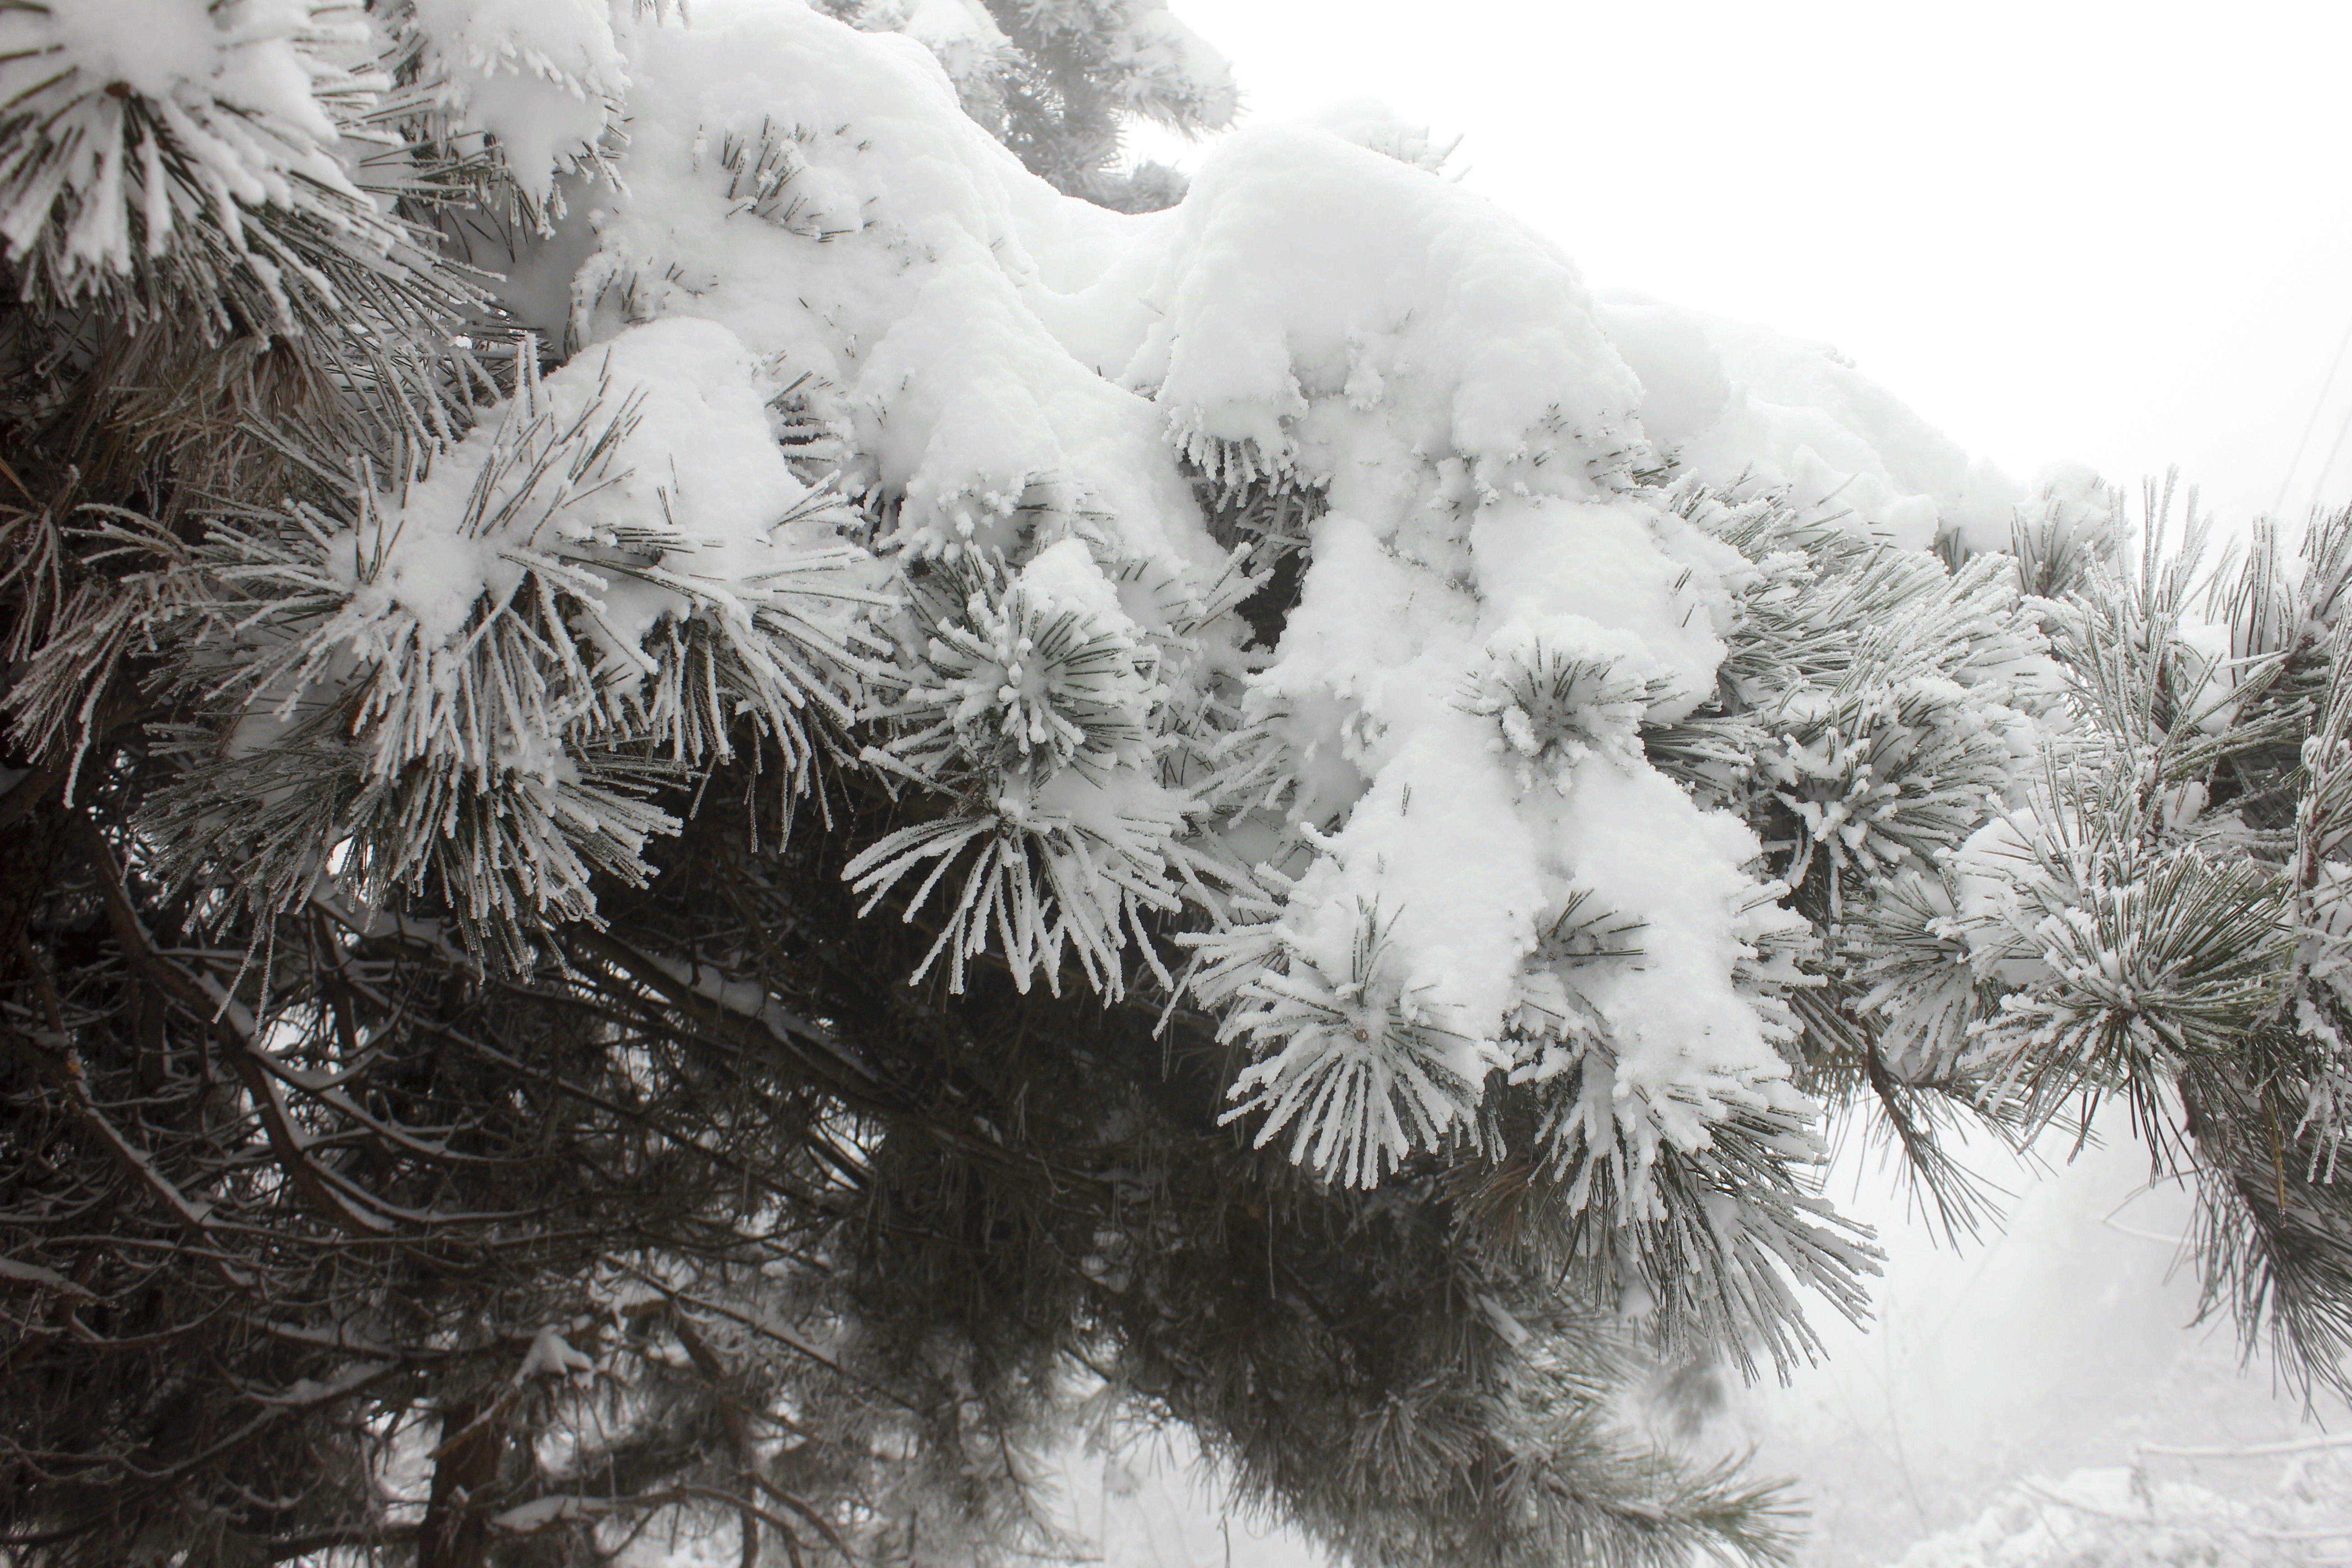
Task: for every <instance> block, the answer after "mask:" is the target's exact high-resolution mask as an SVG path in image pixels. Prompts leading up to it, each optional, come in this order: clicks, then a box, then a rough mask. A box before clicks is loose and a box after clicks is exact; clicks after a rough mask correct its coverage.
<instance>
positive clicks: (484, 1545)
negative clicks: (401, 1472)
mask: <svg viewBox="0 0 2352 1568" xmlns="http://www.w3.org/2000/svg"><path fill="white" fill-rule="evenodd" d="M504 1447H506V1422H505V1419H504V1417H503V1415H501V1413H500V1412H499V1409H498V1407H497V1405H496V1403H495V1401H493V1402H492V1403H491V1404H489V1405H483V1404H481V1403H480V1402H478V1401H476V1400H472V1399H461V1400H457V1401H454V1402H453V1403H451V1404H450V1405H448V1406H447V1407H446V1408H445V1409H444V1410H443V1411H442V1413H441V1447H440V1449H439V1450H438V1456H439V1457H438V1458H436V1460H435V1462H434V1466H433V1490H432V1493H431V1495H430V1497H429V1498H428V1499H427V1500H426V1502H425V1520H424V1523H423V1524H422V1526H421V1527H420V1528H419V1529H418V1531H417V1533H416V1568H482V1565H483V1563H485V1562H486V1561H487V1560H488V1555H489V1536H490V1516H489V1510H488V1507H487V1506H486V1505H485V1503H484V1502H483V1501H480V1499H483V1498H485V1497H486V1495H487V1494H488V1492H489V1491H490V1489H492V1488H493V1487H494V1486H495V1485H496V1484H497V1481H498V1479H499V1451H500V1450H501V1449H503V1448H504Z"/></svg>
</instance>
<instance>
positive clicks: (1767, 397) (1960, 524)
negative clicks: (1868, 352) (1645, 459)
mask: <svg viewBox="0 0 2352 1568" xmlns="http://www.w3.org/2000/svg"><path fill="white" fill-rule="evenodd" d="M1601 320H1602V321H1603V322H1604V323H1605V325H1606V327H1607V330H1608V332H1609V337H1610V342H1612V344H1613V345H1614V346H1615V348H1616V349H1617V351H1618V353H1621V354H1622V355H1623V356H1624V357H1625V359H1626V360H1627V361H1628V362H1629V363H1631V364H1633V367H1634V369H1635V371H1636V372H1637V374H1639V375H1640V376H1641V378H1642V386H1643V401H1642V419H1643V427H1644V429H1645V431H1646V433H1647V434H1648V436H1649V437H1650V439H1651V440H1653V441H1654V442H1656V443H1657V445H1658V446H1659V447H1662V448H1670V449H1673V450H1675V451H1676V452H1677V453H1678V454H1679V456H1680V457H1681V458H1682V459H1683V461H1684V462H1685V463H1686V464H1687V465H1688V466H1689V467H1690V468H1691V469H1692V471H1694V472H1696V473H1697V474H1699V475H1701V476H1703V477H1705V478H1706V479H1710V480H1713V481H1714V482H1716V483H1718V484H1730V483H1733V482H1736V481H1737V480H1738V479H1739V478H1740V477H1741V476H1742V475H1748V476H1753V477H1755V478H1758V479H1763V480H1765V481H1766V482H1768V483H1775V484H1784V485H1787V486H1789V487H1790V488H1791V489H1793V491H1794V492H1795V494H1796V495H1797V497H1798V498H1799V499H1800V500H1804V501H1808V502H1812V503H1816V504H1821V503H1833V504H1834V506H1835V507H1836V508H1837V509H1839V510H1844V511H1846V512H1849V513H1851V515H1852V519H1853V523H1854V524H1855V525H1856V526H1858V527H1860V528H1862V529H1864V530H1866V531H1868V532H1869V533H1871V534H1872V535H1873V536H1874V537H1878V538H1883V539H1885V540H1887V541H1888V542H1891V543H1893V544H1895V545H1897V546H1899V547H1900V548H1902V549H1905V550H1925V549H1927V547H1928V546H1930V545H1932V544H1934V543H1935V542H1936V539H1937V535H1938V534H1939V533H1942V532H1945V531H1952V532H1957V533H1958V534H1959V536H1960V537H1961V539H1962V540H1963V541H1965V542H1966V543H1967V544H1968V546H1969V548H1970V549H1971V550H1977V551H2002V550H2007V549H2008V548H2009V543H2010V521H2011V518H2012V516H2013V515H2014V513H2015V509H2016V508H2017V507H2018V506H2019V505H2021V503H2023V502H2024V501H2025V500H2027V499H2028V498H2027V493H2026V489H2025V487H2024V486H2023V485H2021V484H2020V483H2018V482H2017V481H2016V480H2015V479H2011V478H2010V477H2009V476H2008V475H2007V474H2004V473H2002V472H2001V471H2000V469H1998V468H1994V467H1993V466H1992V465H1991V464H1990V463H1988V462H1986V461H1984V460H1983V459H1982V458H1970V457H1969V455H1968V454H1967V453H1966V452H1963V451H1962V450H1961V449H1960V448H1959V447H1958V446H1957V445H1956V444H1955V443H1954V442H1952V441H1951V440H1950V439H1949V438H1948V437H1946V436H1945V435H1944V434H1943V433H1942V432H1941V431H1938V430H1937V429H1935V428H1934V427H1933V426H1929V425H1928V424H1927V422H1926V421H1925V420H1923V419H1921V418H1920V417H1919V416H1917V415H1916V414H1914V413H1913V412H1912V411H1911V410H1910V409H1908V408H1906V407H1905V406H1904V405H1902V404H1901V403H1899V402H1897V401H1896V400H1895V397H1894V396H1893V395H1891V394H1890V393H1888V392H1887V391H1886V389H1885V388H1884V387H1882V386H1880V385H1878V384H1876V383H1874V382H1873V381H1871V380H1870V379H1869V378H1868V377H1866V376H1864V375H1863V374H1860V373H1859V372H1857V371H1855V369H1854V368H1853V363H1852V362H1851V361H1848V360H1846V359H1845V358H1844V357H1843V356H1842V355H1840V354H1839V353H1838V352H1837V351H1836V350H1835V349H1832V348H1831V347H1829V346H1828V345H1827V344H1825V343H1813V342H1802V341H1801V340H1798V339H1794V338H1787V337H1783V336H1781V335H1780V334H1779V333H1778V332H1774V331H1768V330H1767V329H1765V328H1762V327H1754V326H1748V325H1746V324H1744V323H1742V322H1738V321H1725V320H1723V319H1722V318H1721V317H1717V316H1709V315H1706V314H1704V313H1702V312H1700V311H1696V310H1683V309H1681V308H1679V307H1677V306H1674V305H1666V304H1661V303H1660V302H1659V301H1657V300H1652V299H1649V298H1648V297H1646V296H1644V295H1641V294H1635V293H1631V292H1627V291H1622V290H1612V291H1610V292H1609V293H1608V294H1607V295H1606V296H1604V298H1603V300H1602V302H1601Z"/></svg>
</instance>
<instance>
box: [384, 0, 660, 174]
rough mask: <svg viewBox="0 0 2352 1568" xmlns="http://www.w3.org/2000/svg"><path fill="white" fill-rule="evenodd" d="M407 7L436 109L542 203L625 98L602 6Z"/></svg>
mask: <svg viewBox="0 0 2352 1568" xmlns="http://www.w3.org/2000/svg"><path fill="white" fill-rule="evenodd" d="M415 4H416V23H417V26H419V28H420V29H422V31H423V32H424V34H425V38H426V39H427V41H428V42H427V47H426V50H425V62H424V63H425V68H426V70H427V71H428V73H430V74H432V75H433V76H434V77H436V79H437V80H438V82H439V84H440V85H439V96H440V98H441V100H442V101H443V102H444V103H446V105H448V106H449V107H450V108H451V109H452V110H456V111H457V114H458V116H459V117H460V119H461V121H462V122H463V123H464V124H465V125H466V127H467V129H468V130H470V131H475V132H488V133H489V135H490V136H491V137H492V138H493V139H494V143H495V145H496V146H497V147H498V149H499V155H500V157H501V158H502V159H503V160H504V162H505V163H506V167H507V171H508V173H509V174H511V175H512V176H513V177H514V181H515V184H517V186H519V187H520V189H521V190H522V192H523V194H524V195H528V196H530V197H531V198H532V199H534V200H537V201H544V200H546V199H547V197H548V196H549V195H550V194H551V192H552V191H553V190H554V188H555V176H556V175H557V174H558V173H560V172H562V171H563V170H566V169H569V168H570V167H572V165H573V164H574V163H577V162H578V161H580V159H581V158H582V157H583V156H584V155H586V154H587V153H588V151H589V150H590V149H592V148H593V147H594V146H595V144H596V142H598V140H599V139H600V138H602V137H603V136H604V132H605V130H606V128H607V127H608V126H609V124H610V123H611V116H612V112H613V110H614V106H616V105H617V104H618V103H619V102H620V100H621V99H622V98H623V96H624V95H625V93H626V92H627V91H628V87H629V79H628V73H627V71H626V69H625V67H624V65H623V63H622V59H621V53H620V49H619V47H618V45H617V44H616V43H615V42H614V37H613V26H612V21H611V17H610V15H609V9H608V7H607V5H606V4H605V0H415Z"/></svg>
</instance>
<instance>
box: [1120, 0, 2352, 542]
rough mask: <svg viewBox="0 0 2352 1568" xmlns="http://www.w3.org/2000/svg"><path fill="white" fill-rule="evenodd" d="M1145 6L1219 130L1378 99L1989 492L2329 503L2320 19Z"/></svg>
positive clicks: (1555, 226)
mask: <svg viewBox="0 0 2352 1568" xmlns="http://www.w3.org/2000/svg"><path fill="white" fill-rule="evenodd" d="M1175 5H1176V10H1177V12H1178V14H1179V15H1180V16H1182V17H1183V18H1184V19H1185V20H1186V21H1187V22H1188V23H1190V24H1191V25H1192V26H1193V27H1194V28H1195V29H1196V30H1197V31H1199V32H1200V33H1201V34H1202V36H1203V37H1206V38H1207V39H1208V40H1209V41H1210V42H1211V43H1212V44H1213V45H1215V46H1216V47H1218V48H1220V49H1222V50H1223V51H1224V53H1225V54H1226V55H1227V57H1228V58H1231V59H1232V61H1233V63H1234V72H1235V75H1236V77H1237V78H1238V79H1239V80H1240V82H1241V84H1242V89H1243V91H1244V95H1245V96H1244V119H1243V123H1244V124H1247V123H1249V122H1250V121H1253V120H1282V119H1287V118H1290V117H1293V116H1296V115H1298V114H1302V113H1307V112H1310V111H1312V110H1317V109H1319V108H1322V107H1325V106H1327V105H1328V104H1331V103H1333V102H1337V101H1339V100H1345V99H1349V98H1362V97H1370V98H1376V99H1380V100H1382V101H1384V102H1386V103H1388V104H1389V105H1390V106H1391V108H1393V109H1395V110H1398V111H1399V112H1401V113H1402V114H1404V115H1406V116H1407V117H1409V118H1411V119H1413V120H1416V121H1427V122H1428V123H1430V124H1431V125H1432V127H1433V129H1434V130H1436V131H1437V132H1440V133H1441V134H1443V135H1445V136H1449V137H1450V136H1454V135H1459V136H1461V137H1462V139H1463V140H1462V144H1461V148H1460V150H1459V152H1458V153H1456V154H1455V161H1454V167H1456V168H1465V167H1466V169H1467V174H1466V178H1465V183H1466V184H1468V185H1470V186H1471V187H1472V188H1474V189H1476V190H1478V191H1481V192H1483V193H1485V194H1486V195H1489V196H1491V197H1493V198H1494V199H1495V200H1496V202H1498V203H1499V204H1501V205H1503V206H1504V207H1506V208H1507V209H1508V210H1510V211H1511V212H1512V213H1514V214H1516V215H1517V216H1519V217H1521V218H1522V219H1524V220H1525V221H1527V222H1528V223H1529V224H1531V225H1533V226H1535V227H1537V228H1538V229H1539V230H1541V231H1543V232H1544V233H1545V234H1547V235H1549V236H1550V237H1552V238H1553V239H1554V240H1556V241H1557V242H1558V243H1559V245H1560V246H1561V247H1563V248H1564V249H1566V250H1567V251H1568V253H1569V254H1570V256H1572V257H1573V258H1575V259H1576V260H1577V262H1578V264H1579V265H1580V267H1581V268H1583V270H1584V273H1585V277H1586V279H1587V280H1588V281H1589V282H1591V283H1592V284H1593V285H1595V286H1597V287H1615V288H1630V289H1640V290H1642V291H1643V292H1645V293H1649V294H1653V295H1655V296H1657V297H1659V298H1661V299H1664V300H1672V301H1674V302H1675V303H1678V304H1683V305H1688V306H1691V307H1694V308H1696V309H1700V310H1712V311H1715V312H1717V313H1718V314H1722V315H1727V316H1732V317H1737V318H1738V319H1741V320H1744V321H1758V322H1762V323H1764V324H1767V325H1769V326H1772V327H1775V328H1778V329H1779V330H1780V331H1785V332H1788V333H1790V334H1792V335H1795V336H1799V337H1805V338H1814V339H1819V340H1822V341H1824V342H1829V343H1832V344H1833V345H1835V346H1836V347H1837V348H1838V349H1839V350H1841V351H1842V352H1843V353H1845V354H1847V355H1848V356H1850V357H1851V358H1853V360H1854V361H1855V362H1856V363H1858V364H1859V366H1860V367H1861V368H1862V370H1863V371H1864V373H1865V374H1869V375H1871V376H1873V377H1874V378H1875V379H1877V380H1879V381H1880V382H1882V383H1883V384H1885V385H1886V386H1887V387H1888V388H1889V389H1891V390H1892V391H1894V392H1895V394H1896V395H1898V396H1900V397H1902V398H1903V399H1904V400H1905V401H1906V402H1908V403H1909V404H1911V405H1912V406H1913V407H1915V408H1916V409H1917V410H1919V412H1920V413H1921V414H1922V415H1923V416H1926V417H1927V419H1929V420H1930V421H1931V422H1933V423H1935V424H1937V425H1938V426H1942V427H1943V429H1944V430H1945V431H1946V432H1947V433H1948V434H1949V435H1950V436H1952V437H1954V438H1955V439H1956V440H1958V441H1959V442H1960V443H1961V445H1963V446H1964V447H1969V449H1970V450H1972V451H1976V452H1979V453H1982V454H1984V455H1986V456H1988V457H1990V458H1993V459H1994V460H1995V461H1996V462H1999V463H2000V464H2001V465H2002V466H2003V467H2005V468H2010V469H2011V471H2012V472H2015V473H2017V474H2018V475H2019V476H2020V477H2021V478H2026V479H2030V478H2032V476H2033V475H2034V474H2035V473H2036V472H2037V471H2038V470H2039V469H2040V468H2041V467H2042V465H2043V464H2044V463H2046V462H2049V461H2051V460H2053V459H2055V458H2075V459H2078V460H2080V461H2083V462H2087V463H2089V464H2091V465H2092V466H2094V467H2095V468H2098V469H2100V470H2101V471H2102V472H2103V473H2105V474H2106V475H2107V476H2108V478H2109V479H2113V480H2118V481H2123V482H2128V483H2136V482H2137V479H2138V478H2139V476H2141V475H2142V474H2144V473H2147V472H2153V471H2160V470H2161V469H2162V468H2164V467H2165V466H2167V465H2168V464H2173V463H2177V464H2179V466H2180V467H2181V468H2182V470H2183V477H2184V478H2185V479H2188V480H2189V481H2191V482H2196V483H2200V484H2201V485H2202V486H2203V487H2204V490H2205V493H2206V497H2207V500H2208V501H2209V502H2210V503H2211V505H2212V507H2213V508H2214V509H2215V510H2219V511H2221V513H2222V514H2223V515H2224V516H2225V518H2228V519H2230V520H2231V521H2237V520H2242V518H2243V517H2245V516H2246V515H2249V514H2251V513H2252V512H2254V511H2260V510H2270V509H2271V508H2272V507H2273V504H2274V502H2276V501H2277V500H2278V499H2279V495H2280V490H2281V488H2282V485H2284V486H2285V487H2286V493H2285V498H2284V512H2285V513H2287V514H2289V515H2293V516H2296V517H2300V516H2301V515H2303V513H2304V512H2305V510H2306V509H2307V507H2308V506H2309V505H2310V504H2311V502H2312V500H2314V497H2315V491H2316V493H2317V496H2318V499H2320V500H2325V501H2327V502H2329V503H2331V504H2339V505H2340V504H2342V503H2344V502H2345V501H2347V500H2352V437H2346V431H2347V425H2348V424H2352V355H2347V356H2346V363H2344V364H2343V366H2342V368H2341V370H2340V371H2339V373H2338V374H2337V375H2336V378H2335V384H2334V385H2333V387H2332V388H2330V389H2329V390H2328V393H2327V395H2326V399H2325V400H2324V401H2323V400H2321V398H2320V393H2321V390H2322V386H2323V384H2324V383H2325V382H2326V379H2327V376H2328V372H2329V367H2330V364H2331V362H2333V361H2334V359H2335V358H2336V354H2337V350H2338V345H2339V344H2340V343H2342V342H2344V340H2345V337H2346V334H2347V328H2352V173H2347V151H2352V113H2347V110H2346V108H2345V89H2344V74H2345V71H2346V68H2347V63H2352V9H2347V8H2346V7H2344V6H2342V5H2326V4H2321V3H2319V0H2300V3H2277V4H2247V3H2244V0H2231V3H2218V0H2208V3H2205V4H2200V5H2173V4H2153V5H2151V4H2141V5H2121V4H2079V3H2069V0H2041V3H2038V4H2014V3H2011V0H1990V3H1989V0H1975V3H1971V4H1966V5H1955V4H1942V5H1920V4H1915V3H1913V0H1877V3H1875V4H1856V3H1847V0H1835V3H1829V0H1807V3H1802V4H1769V3H1767V4H1759V3H1754V0H1751V3H1748V4H1727V3H1718V0H1663V3H1659V0H1540V3H1538V0H1448V3H1447V4H1444V5H1430V4H1426V3H1423V4H1412V5H1404V4H1396V3H1393V0H1349V3H1347V4H1341V3H1339V0H1175ZM1144 145H1145V147H1146V149H1147V150H1148V151H1150V153H1152V154H1153V155H1158V156H1163V157H1164V156H1167V155H1168V152H1169V151H1171V150H1179V149H1173V148H1171V145H1170V143H1168V142H1164V141H1162V140H1161V139H1160V138H1157V137H1154V138H1151V139H1150V140H1149V142H1147V143H1145V144H1144ZM1199 155H1200V151H1199V149H1192V150H1189V151H1184V152H1182V155H1181V159H1180V161H1181V162H1183V163H1197V160H1198V157H1199ZM2315 407H2316V408H2317V410H2318V416H2317V419H2316V422H2315V427H2314V428H2313V429H2312V431H2311V434H2310V436H2309V438H2308V440H2307V442H2305V443H2304V446H2305V450H2304V451H2303V453H2302V455H2301V458H2300V460H2299V461H2294V466H2293V473H2292V475H2290V473H2289V468H2290V462H2291V460H2294V458H2295V450H2296V447H2297V444H2298V439H2299V438H2300V437H2302V436H2303V432H2304V430H2305V426H2306V424H2311V423H2313V414H2314V410H2315ZM2339 437H2345V438H2344V440H2343V443H2342V447H2341V449H2340V450H2339V451H2338V452H2337V455H2336V462H2335V464H2334V467H2333V468H2332V469H2330V470H2329V471H2328V472H2327V474H2326V478H2325V480H2324V481H2322V480H2321V479H2320V469H2321V468H2322V466H2323V463H2324V461H2325V459H2326V457H2327V455H2328V452H2329V451H2330V449H2331V448H2334V447H2336V444H2337V442H2338V438H2339Z"/></svg>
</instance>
